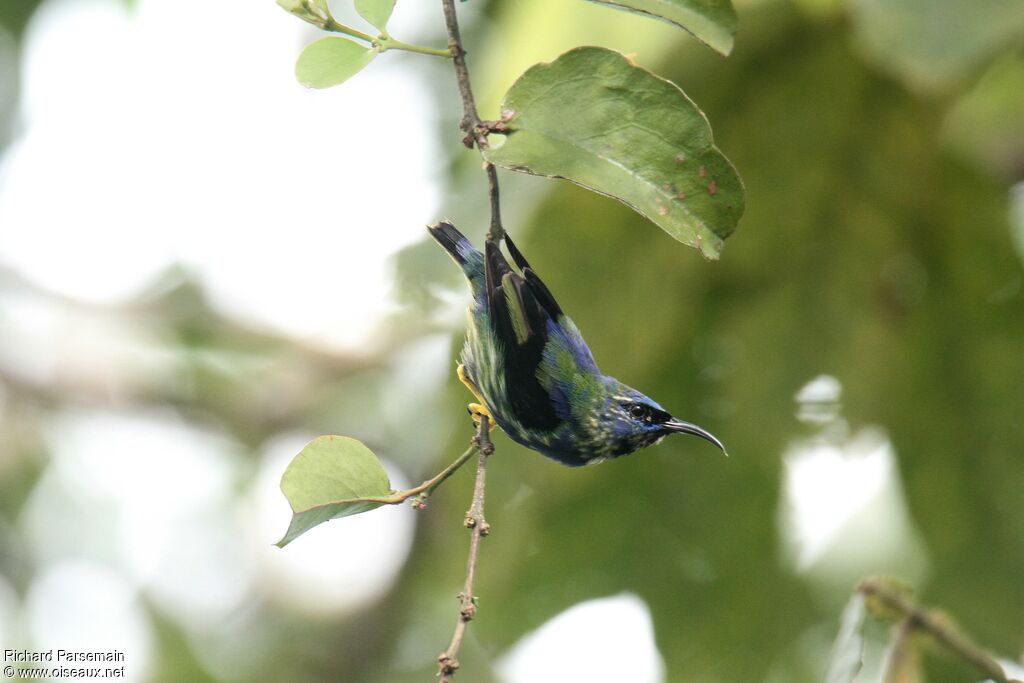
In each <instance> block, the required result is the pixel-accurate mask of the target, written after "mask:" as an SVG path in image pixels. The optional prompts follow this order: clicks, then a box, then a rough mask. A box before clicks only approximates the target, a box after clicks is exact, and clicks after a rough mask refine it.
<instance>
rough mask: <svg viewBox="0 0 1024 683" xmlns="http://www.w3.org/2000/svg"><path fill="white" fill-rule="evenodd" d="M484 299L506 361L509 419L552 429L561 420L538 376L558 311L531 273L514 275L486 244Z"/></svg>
mask: <svg viewBox="0 0 1024 683" xmlns="http://www.w3.org/2000/svg"><path fill="white" fill-rule="evenodd" d="M505 239H506V241H507V242H508V245H509V252H510V253H511V254H512V258H513V260H515V262H516V264H517V265H519V266H520V268H523V264H526V260H525V259H523V257H522V254H520V253H519V250H518V249H516V248H515V245H513V244H512V242H511V241H509V240H508V237H507V236H506V238H505ZM485 257H486V266H485V278H486V284H487V300H488V304H489V309H490V310H489V312H490V317H491V322H492V325H493V326H494V332H495V334H496V336H497V337H498V340H499V342H500V344H501V354H502V358H503V359H504V361H505V363H504V364H505V392H506V396H507V399H508V401H509V404H510V407H511V409H512V413H513V417H514V418H515V419H516V420H517V421H518V422H519V423H520V424H522V425H523V426H524V427H526V428H528V429H534V430H539V431H546V430H551V429H554V428H555V427H557V426H558V425H559V423H560V422H561V419H560V418H559V417H558V415H557V414H556V412H555V406H554V403H553V402H552V399H551V396H549V395H548V392H547V391H546V390H545V389H544V387H543V386H542V385H541V383H540V380H539V379H538V377H537V368H538V367H539V366H540V364H541V361H542V359H543V355H544V346H545V345H546V344H547V341H548V323H549V321H555V322H556V324H557V319H558V316H559V315H560V314H561V309H560V308H559V307H558V304H557V303H555V300H554V298H553V297H552V296H551V292H550V291H548V288H547V287H545V286H544V284H543V283H542V282H541V281H540V279H539V278H537V276H536V274H534V273H533V271H532V269H529V268H528V264H527V267H526V268H523V274H522V275H520V274H519V273H516V272H515V271H514V270H513V269H512V267H511V266H509V264H508V261H506V260H505V256H504V255H503V254H502V253H501V249H500V247H499V246H498V244H497V243H495V242H493V241H491V240H487V243H486V245H485Z"/></svg>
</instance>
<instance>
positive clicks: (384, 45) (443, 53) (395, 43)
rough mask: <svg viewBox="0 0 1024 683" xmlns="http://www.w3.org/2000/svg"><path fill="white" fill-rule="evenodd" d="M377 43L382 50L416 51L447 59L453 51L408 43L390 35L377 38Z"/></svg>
mask: <svg viewBox="0 0 1024 683" xmlns="http://www.w3.org/2000/svg"><path fill="white" fill-rule="evenodd" d="M375 42H376V44H378V45H380V51H381V52H385V51H386V50H405V51H406V52H416V53H418V54H421V55H432V56H434V57H444V58H445V59H451V56H452V53H451V52H449V51H448V50H445V49H443V48H435V47H424V46H422V45H413V44H412V43H406V42H403V41H401V40H398V39H396V38H392V37H390V36H383V35H382V36H381V37H380V38H379V39H377V40H376V41H375Z"/></svg>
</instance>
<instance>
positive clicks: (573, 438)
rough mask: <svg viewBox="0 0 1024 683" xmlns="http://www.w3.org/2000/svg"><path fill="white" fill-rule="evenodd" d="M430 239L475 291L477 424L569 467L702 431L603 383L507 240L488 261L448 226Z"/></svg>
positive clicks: (621, 387)
mask: <svg viewBox="0 0 1024 683" xmlns="http://www.w3.org/2000/svg"><path fill="white" fill-rule="evenodd" d="M430 233H431V235H432V236H433V237H434V239H435V240H437V242H438V243H439V244H440V245H441V246H442V247H444V249H445V250H446V251H447V252H448V253H449V255H450V256H451V257H452V259H454V260H455V262H456V263H457V264H459V266H460V267H461V268H462V271H463V273H464V274H465V275H466V279H467V280H469V284H470V289H471V290H472V292H473V304H472V305H471V306H470V308H469V310H468V312H467V330H466V345H465V347H464V349H463V352H462V364H461V365H460V366H459V378H460V379H461V380H462V381H463V382H464V383H465V384H466V386H467V387H469V389H470V391H472V392H473V394H474V395H475V396H476V397H477V399H478V400H479V401H480V403H474V404H470V412H471V413H472V414H474V419H493V421H494V422H495V423H496V424H497V425H498V426H500V427H501V428H502V430H503V431H504V432H505V433H506V434H508V435H509V436H510V437H511V438H512V439H513V440H515V441H517V442H519V443H521V444H523V445H524V446H527V447H529V448H532V449H534V450H536V451H539V452H540V453H542V454H544V455H546V456H548V457H550V458H553V459H555V460H558V461H559V462H562V463H564V464H566V465H584V464H589V463H594V462H600V461H602V460H607V459H608V458H614V457H618V456H621V455H626V454H628V453H632V452H633V451H636V450H638V449H640V448H643V447H645V446H649V445H651V444H653V443H656V442H658V441H660V440H661V439H662V438H664V437H665V436H667V435H668V434H672V433H686V434H694V435H697V436H700V437H702V438H704V439H707V440H708V441H710V442H711V443H713V444H715V445H716V446H718V447H719V448H722V450H723V451H724V450H725V449H724V448H723V446H722V444H721V442H720V441H718V439H716V438H715V437H714V436H712V435H711V434H710V433H709V432H707V431H705V430H703V429H702V428H700V427H698V426H696V425H693V424H691V423H689V422H684V421H682V420H677V419H676V418H674V417H672V416H671V415H669V414H668V413H667V412H665V410H663V409H662V408H661V406H660V405H658V404H657V403H655V402H654V401H653V400H651V399H650V398H648V397H647V396H645V395H644V394H642V393H640V392H639V391H636V390H635V389H633V388H631V387H629V386H627V385H625V384H622V383H621V382H619V381H618V380H616V379H615V378H613V377H609V376H607V375H603V374H602V373H601V371H600V370H599V369H598V367H597V363H596V362H595V361H594V357H593V355H592V354H591V352H590V348H589V347H588V346H587V343H586V341H584V339H583V336H582V335H581V334H580V332H579V330H578V329H577V327H576V325H575V324H574V323H573V322H572V320H571V319H570V318H569V317H568V316H566V315H565V313H564V312H563V311H562V309H561V307H560V306H559V305H558V303H557V302H556V301H555V298H554V296H553V295H552V294H551V292H550V290H548V288H547V287H546V286H545V285H544V283H543V282H542V281H541V279H540V277H538V276H537V274H536V272H535V271H534V270H533V268H531V267H530V264H529V263H528V262H527V261H526V259H525V258H524V257H523V255H522V253H521V252H520V251H519V249H518V248H516V246H515V243H513V242H512V240H511V239H510V238H509V237H508V236H507V235H506V236H505V243H506V245H507V247H508V251H509V255H510V256H511V257H512V261H513V262H514V263H515V265H516V267H517V268H518V271H517V270H515V269H513V268H512V266H511V265H509V263H508V261H507V260H506V259H505V256H504V255H503V254H502V253H501V249H500V246H499V244H498V243H497V242H495V241H493V240H487V242H486V243H485V245H484V246H485V250H484V253H483V254H481V253H480V252H479V251H477V250H476V249H475V248H474V247H473V245H472V244H471V243H470V242H469V240H468V239H466V237H465V236H464V235H462V233H460V232H459V231H458V230H457V229H456V228H455V227H454V226H453V225H451V224H450V223H439V224H437V225H433V226H430Z"/></svg>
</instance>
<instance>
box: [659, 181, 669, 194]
mask: <svg viewBox="0 0 1024 683" xmlns="http://www.w3.org/2000/svg"><path fill="white" fill-rule="evenodd" d="M669 187H670V186H669V184H668V183H665V184H664V185H662V186H661V189H663V190H665V192H668V188H669Z"/></svg>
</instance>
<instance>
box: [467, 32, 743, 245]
mask: <svg viewBox="0 0 1024 683" xmlns="http://www.w3.org/2000/svg"><path fill="white" fill-rule="evenodd" d="M566 103H571V106H570V108H569V109H567V108H566ZM502 112H503V119H504V120H505V123H506V125H507V133H506V138H505V141H504V144H501V145H500V146H497V145H496V146H494V147H492V148H491V149H489V150H486V151H485V153H484V154H485V156H486V157H487V159H488V160H489V161H491V162H493V163H495V164H498V165H499V166H502V167H504V168H508V169H511V170H514V171H522V172H524V173H532V174H535V175H543V176H552V177H557V178H566V179H567V180H571V181H572V182H574V183H576V184H577V185H582V186H583V187H586V188H589V189H591V190H594V191H595V192H600V193H601V194H605V195H608V196H609V197H614V198H615V199H618V200H619V201H621V202H622V203H624V204H626V205H627V206H630V207H632V208H633V209H634V210H636V211H637V212H638V213H640V214H642V215H644V216H646V217H647V218H648V219H650V220H651V221H652V222H654V223H655V224H656V225H657V226H659V227H660V228H661V229H663V230H664V231H665V232H667V233H668V234H669V235H671V236H672V237H674V238H676V239H677V240H679V241H680V242H683V243H684V244H689V245H690V246H693V247H696V248H697V249H699V250H700V251H701V253H702V254H704V256H706V257H707V258H712V259H714V258H718V255H719V252H720V251H721V248H722V244H723V240H724V239H725V238H726V237H728V236H729V235H730V234H732V232H733V231H734V230H735V229H736V224H737V223H738V222H739V219H740V216H741V215H742V214H743V205H744V198H743V184H742V182H741V181H740V178H739V176H738V175H737V174H736V169H734V168H733V166H732V164H731V163H729V160H728V159H726V158H725V156H724V155H723V154H722V153H721V152H720V151H719V150H718V148H717V147H715V145H714V141H713V139H712V135H711V126H710V125H708V121H707V119H706V118H705V117H704V114H703V113H702V112H701V111H700V110H699V109H698V108H697V106H696V105H695V104H694V103H693V102H692V101H691V100H690V99H689V98H688V97H687V96H686V94H685V93H684V92H683V91H682V90H680V89H679V88H678V87H677V86H676V85H675V84H674V83H671V82H670V81H666V80H664V79H662V78H659V77H658V76H655V75H654V74H652V73H651V72H649V71H647V70H645V69H642V68H640V67H638V66H636V65H635V64H633V63H632V62H630V61H629V60H627V59H626V58H625V57H623V56H622V55H620V54H619V53H617V52H613V51H611V50H606V49H604V48H597V47H581V48H577V49H575V50H571V51H569V52H566V53H565V54H564V55H562V56H560V57H559V58H558V59H556V60H555V61H553V62H551V63H549V64H537V65H535V66H533V67H531V68H530V69H528V70H527V71H526V73H524V74H523V75H522V76H520V77H519V80H518V81H516V82H515V83H514V84H513V85H512V88H511V89H509V91H508V93H507V94H506V95H505V99H504V101H503V103H502ZM492 140H493V141H494V142H497V140H496V139H494V137H493V136H492Z"/></svg>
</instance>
